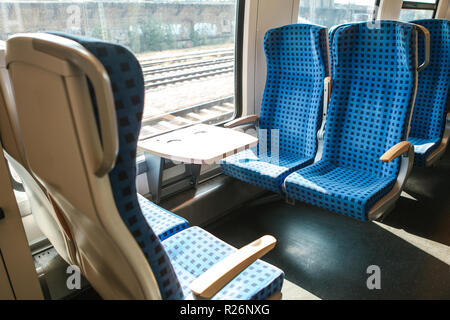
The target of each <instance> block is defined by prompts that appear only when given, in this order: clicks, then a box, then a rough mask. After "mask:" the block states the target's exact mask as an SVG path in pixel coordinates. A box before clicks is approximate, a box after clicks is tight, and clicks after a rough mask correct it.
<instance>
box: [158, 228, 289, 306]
mask: <svg viewBox="0 0 450 320" xmlns="http://www.w3.org/2000/svg"><path fill="white" fill-rule="evenodd" d="M162 243H163V246H164V248H165V249H166V252H167V253H168V255H169V257H170V260H171V261H172V263H173V265H174V268H175V272H176V274H177V276H178V279H179V280H180V282H181V285H182V288H183V293H184V298H185V299H192V298H193V294H192V292H191V290H190V289H189V285H190V284H191V283H192V281H193V280H194V279H195V278H197V277H198V276H200V275H201V274H203V273H204V272H205V271H206V270H208V269H209V268H211V267H212V266H213V265H215V264H216V263H217V262H219V261H221V260H223V259H224V258H226V257H227V256H229V255H230V254H231V253H233V252H235V251H236V249H235V248H233V247H232V246H230V245H228V244H227V243H225V242H223V241H221V240H219V239H217V238H216V237H214V236H213V235H211V234H210V233H208V232H206V231H204V230H203V229H200V228H198V227H191V228H189V229H186V230H183V231H181V232H179V233H177V234H176V235H174V236H172V237H170V238H168V239H167V240H164V241H163V242H162ZM283 279H284V273H283V271H281V270H280V269H278V268H276V267H274V266H272V265H270V264H268V263H266V262H264V261H261V260H257V261H255V262H254V263H253V264H251V265H250V266H249V267H248V268H247V269H245V270H244V271H243V272H242V273H240V274H239V275H238V276H237V277H236V278H234V279H233V280H232V281H231V282H229V283H228V284H227V285H226V286H225V287H224V288H223V289H221V290H220V291H219V292H218V293H217V294H216V295H215V296H214V297H213V298H212V299H213V300H255V299H258V300H262V299H266V298H268V297H269V296H271V295H272V294H274V293H276V292H279V291H281V287H282V285H283Z"/></svg>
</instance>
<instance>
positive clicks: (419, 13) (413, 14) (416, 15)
mask: <svg viewBox="0 0 450 320" xmlns="http://www.w3.org/2000/svg"><path fill="white" fill-rule="evenodd" d="M433 14H434V11H432V10H418V9H402V10H401V11H400V20H401V21H411V20H416V19H430V18H433Z"/></svg>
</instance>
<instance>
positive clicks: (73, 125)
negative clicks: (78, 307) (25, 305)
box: [6, 33, 183, 299]
mask: <svg viewBox="0 0 450 320" xmlns="http://www.w3.org/2000/svg"><path fill="white" fill-rule="evenodd" d="M6 61H7V66H8V69H9V74H10V76H11V80H12V84H13V87H14V90H15V93H16V104H17V110H18V119H19V123H20V128H21V133H22V137H23V144H24V149H25V152H26V155H27V160H28V163H29V167H30V170H31V171H32V172H33V174H34V176H35V177H36V178H37V179H38V180H39V181H40V182H41V183H42V185H43V186H44V187H45V188H46V189H47V190H48V192H49V193H50V195H51V197H52V198H53V199H54V202H55V203H56V204H57V205H58V207H59V208H60V209H61V212H62V213H63V214H64V217H65V218H66V220H67V221H68V224H69V226H70V228H71V232H72V235H73V238H74V241H75V243H76V246H77V252H78V255H79V266H80V268H81V270H82V272H83V274H84V275H85V276H86V278H87V279H88V280H89V282H90V283H91V284H92V285H93V286H94V288H95V289H96V290H97V291H98V292H99V293H100V294H101V295H102V297H104V298H134V299H158V298H164V299H177V298H182V297H183V294H182V290H181V287H180V284H179V282H178V279H177V278H176V275H175V272H174V270H173V268H172V266H171V264H170V261H169V259H168V256H167V254H166V252H165V250H164V248H163V247H162V245H161V243H160V241H159V238H158V237H157V236H156V235H155V233H154V232H153V230H152V229H151V227H150V226H149V224H148V223H147V221H146V219H145V217H144V216H143V214H142V212H141V209H140V206H139V203H138V199H137V193H136V183H135V178H136V148H137V139H138V134H139V130H140V125H141V117H142V111H143V103H144V80H143V75H142V70H141V68H140V65H139V62H138V61H137V59H136V57H135V56H134V55H133V54H132V53H131V52H130V51H129V50H128V49H126V48H125V47H123V46H120V45H115V44H111V43H106V42H103V41H99V40H95V39H84V38H77V37H72V36H68V35H63V34H58V35H55V34H45V33H39V34H24V35H16V36H14V37H12V38H11V39H9V40H8V42H7V58H6Z"/></svg>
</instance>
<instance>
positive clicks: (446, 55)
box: [410, 19, 450, 139]
mask: <svg viewBox="0 0 450 320" xmlns="http://www.w3.org/2000/svg"><path fill="white" fill-rule="evenodd" d="M411 22H412V23H415V24H419V25H422V26H424V27H425V28H427V29H428V31H429V32H430V63H429V64H428V66H427V67H426V68H425V69H423V70H422V71H420V72H419V84H418V87H417V99H416V105H415V107H414V113H413V118H412V122H411V133H410V135H411V136H412V137H416V138H423V139H440V138H442V135H443V133H444V128H445V116H446V113H447V110H448V108H449V106H450V105H449V104H450V102H449V100H450V21H448V20H439V19H424V20H415V21H411ZM423 46H424V41H423V36H422V35H420V36H419V60H420V61H421V60H422V59H423V55H424V49H423Z"/></svg>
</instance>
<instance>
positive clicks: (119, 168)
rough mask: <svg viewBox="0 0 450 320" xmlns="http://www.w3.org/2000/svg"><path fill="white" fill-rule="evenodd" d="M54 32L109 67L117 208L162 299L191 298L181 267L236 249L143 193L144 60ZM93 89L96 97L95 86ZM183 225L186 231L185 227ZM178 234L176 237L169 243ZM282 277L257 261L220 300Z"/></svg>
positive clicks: (261, 289) (260, 289)
mask: <svg viewBox="0 0 450 320" xmlns="http://www.w3.org/2000/svg"><path fill="white" fill-rule="evenodd" d="M53 34H55V35H58V36H63V37H66V38H69V39H72V40H74V41H77V42H78V43H80V44H81V45H82V46H84V47H85V48H86V49H87V50H89V51H90V52H91V53H92V54H93V55H94V56H95V57H96V58H97V59H98V60H99V61H100V62H101V63H102V64H103V65H104V67H105V69H106V71H107V73H108V75H109V78H110V81H111V87H112V91H113V96H114V101H115V107H116V115H117V121H118V136H119V153H118V155H117V161H116V165H115V167H114V168H113V169H112V170H111V172H110V173H109V180H110V183H111V189H112V192H113V196H114V200H115V203H116V207H117V209H118V211H119V214H120V216H121V218H122V220H123V222H124V223H125V225H126V226H127V228H128V230H129V231H130V233H131V235H132V236H133V237H134V239H135V241H136V242H137V243H138V245H139V246H140V248H141V250H142V252H143V254H144V256H145V257H146V259H147V261H148V263H149V265H150V267H151V269H152V272H153V275H154V276H155V278H156V281H157V283H158V286H159V290H160V293H161V297H162V298H163V299H167V300H169V299H186V298H189V297H192V295H189V292H188V291H187V286H188V285H189V283H190V282H189V283H188V280H187V273H186V272H190V271H191V270H189V269H186V272H185V273H183V272H182V267H183V266H184V267H186V268H189V267H190V268H192V269H196V271H195V273H193V274H195V275H196V276H198V275H200V274H201V273H202V272H203V271H205V270H206V269H207V268H209V267H210V266H211V264H210V263H208V262H205V258H206V257H211V259H212V260H210V261H212V262H217V261H219V260H220V259H223V258H224V257H225V256H226V255H228V254H230V253H231V252H233V250H235V249H234V248H232V247H230V246H228V245H226V244H224V243H223V242H222V241H220V240H218V239H217V238H215V237H213V236H212V235H210V234H208V233H207V232H205V231H203V230H201V229H200V228H188V229H185V228H186V227H187V222H186V220H184V219H182V218H179V217H177V216H175V215H174V214H172V213H170V212H168V211H166V210H164V209H162V208H159V207H158V206H156V205H155V204H152V203H150V202H149V201H146V199H145V198H143V197H142V196H140V195H138V193H137V191H136V148H137V140H138V135H139V130H140V127H141V120H142V111H143V102H144V79H143V75H142V69H141V67H140V64H139V62H138V61H137V59H136V57H135V56H134V54H133V53H132V52H130V51H129V50H128V49H127V48H125V47H123V46H120V45H117V44H112V43H108V42H104V41H100V40H96V39H88V38H81V37H76V36H71V35H66V34H62V33H53ZM90 90H91V92H92V95H94V92H93V91H92V87H91V86H90ZM92 102H93V106H94V112H95V113H96V112H97V110H96V108H97V106H96V104H95V100H94V99H92ZM181 229H184V230H183V231H180V230H181ZM178 231H180V232H178ZM170 234H172V236H171V237H169V235H170ZM177 235H178V236H177ZM175 236H177V237H176V238H174V241H170V239H171V238H172V237H175ZM161 239H165V240H164V241H162V240H161ZM178 248H181V251H180V252H177V251H175V250H176V249H178ZM220 249H221V251H219V250H220ZM255 270H256V272H257V273H258V274H260V273H261V272H263V271H266V270H268V271H266V273H265V274H266V275H267V276H271V275H274V274H275V273H276V274H277V277H273V278H270V280H269V281H268V280H267V279H266V278H264V279H263V278H261V277H259V278H255V275H254V273H255ZM191 280H192V277H191ZM282 281H283V273H282V272H281V271H280V270H278V269H277V268H275V267H272V266H270V265H268V264H265V263H263V262H260V261H258V262H255V263H254V264H253V265H252V266H250V267H249V268H247V269H246V270H245V271H244V272H243V273H241V275H239V276H238V277H236V279H234V280H233V282H232V284H231V286H228V287H229V288H228V289H226V290H225V289H223V290H222V291H221V292H220V293H218V294H217V295H216V296H215V298H225V297H229V298H231V297H234V296H235V297H236V299H237V298H241V297H243V296H244V293H240V294H238V293H237V292H236V290H235V289H234V288H235V287H239V288H241V289H242V290H243V292H250V289H248V288H250V287H251V288H252V290H253V291H252V292H251V295H247V296H246V297H253V298H261V299H263V298H265V297H268V296H269V295H270V294H271V293H272V292H273V291H274V290H276V289H281V285H282ZM244 287H245V288H244ZM274 292H276V291H274Z"/></svg>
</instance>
